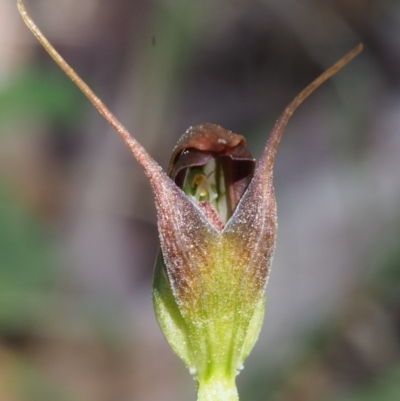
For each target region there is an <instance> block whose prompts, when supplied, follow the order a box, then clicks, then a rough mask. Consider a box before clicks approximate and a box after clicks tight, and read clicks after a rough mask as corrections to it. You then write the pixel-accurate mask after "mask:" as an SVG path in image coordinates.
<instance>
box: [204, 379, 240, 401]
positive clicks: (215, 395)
mask: <svg viewBox="0 0 400 401" xmlns="http://www.w3.org/2000/svg"><path fill="white" fill-rule="evenodd" d="M197 401H239V396H238V392H237V389H236V385H235V382H234V381H228V380H226V379H222V380H217V379H212V380H210V381H207V382H205V381H200V382H199V383H198V388H197Z"/></svg>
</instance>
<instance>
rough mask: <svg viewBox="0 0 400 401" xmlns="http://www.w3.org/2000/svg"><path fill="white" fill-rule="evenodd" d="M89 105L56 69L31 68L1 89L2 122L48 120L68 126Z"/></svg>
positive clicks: (19, 73) (16, 74)
mask: <svg viewBox="0 0 400 401" xmlns="http://www.w3.org/2000/svg"><path fill="white" fill-rule="evenodd" d="M84 106H87V104H86V102H84V99H83V97H82V95H81V94H80V93H79V91H78V90H77V89H76V88H75V87H74V85H72V84H71V82H70V81H69V80H68V79H66V77H65V76H64V75H62V74H61V73H60V72H59V71H58V70H57V69H55V68H50V67H40V66H34V65H33V66H28V67H27V68H26V69H21V70H20V71H17V72H16V73H15V74H14V75H13V78H12V80H11V81H10V82H8V84H7V85H5V86H3V88H2V89H1V90H0V121H1V122H2V124H4V123H5V122H6V121H15V120H20V119H22V120H23V121H29V120H30V119H33V120H34V121H37V120H40V119H44V120H45V121H50V122H57V123H59V124H63V125H67V124H70V123H71V122H73V121H76V120H77V119H78V118H79V117H80V116H81V113H82V108H83V107H84Z"/></svg>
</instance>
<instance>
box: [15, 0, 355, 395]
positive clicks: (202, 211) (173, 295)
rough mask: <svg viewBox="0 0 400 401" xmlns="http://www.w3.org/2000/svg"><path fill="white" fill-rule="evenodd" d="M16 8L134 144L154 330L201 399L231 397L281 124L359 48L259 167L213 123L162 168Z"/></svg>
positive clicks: (269, 226)
mask: <svg viewBox="0 0 400 401" xmlns="http://www.w3.org/2000/svg"><path fill="white" fill-rule="evenodd" d="M18 8H19V11H20V13H21V15H22V17H23V19H24V21H25V23H26V24H27V26H28V27H29V29H30V30H31V31H32V32H33V34H34V35H35V36H36V38H37V39H38V40H39V41H40V43H41V44H42V45H43V46H44V47H45V49H46V50H47V51H48V52H49V54H50V56H51V57H52V58H53V59H54V60H55V62H56V63H57V64H58V65H59V66H60V67H61V68H62V70H63V71H64V72H65V73H66V74H67V75H68V76H69V77H70V78H71V80H72V81H73V82H74V83H75V84H76V85H77V86H78V87H79V88H80V89H81V90H82V92H83V93H84V94H85V95H86V96H87V97H88V98H89V100H90V101H91V102H92V103H93V105H94V106H95V107H96V108H97V109H98V111H99V112H100V113H101V114H102V115H103V117H104V118H105V119H106V120H107V121H108V122H109V123H110V125H111V126H112V127H113V128H114V129H115V131H116V132H117V133H118V134H119V135H120V137H121V138H122V139H123V141H124V142H125V144H126V145H127V146H128V148H129V149H130V150H131V152H132V154H133V156H134V157H135V158H136V160H137V161H138V163H139V164H140V166H141V167H142V168H143V170H144V173H145V174H146V176H147V177H148V179H149V182H150V185H151V187H152V189H153V192H154V196H155V202H156V206H157V215H158V229H159V235H160V242H161V252H160V253H159V255H158V257H157V260H156V266H155V274H154V286H153V301H154V306H155V312H156V316H157V319H158V321H159V324H160V327H161V329H162V330H163V332H164V334H165V336H166V338H167V340H168V342H169V343H170V345H171V346H172V348H173V349H174V351H175V352H176V353H177V354H178V355H179V356H180V358H181V359H182V360H183V361H184V362H185V364H186V365H187V366H188V367H189V369H190V372H191V373H192V374H193V375H194V377H195V379H196V381H197V384H198V400H201V401H205V400H207V401H233V400H237V399H238V395H237V391H236V386H235V377H236V375H237V373H238V371H239V370H240V369H241V367H242V365H243V362H244V360H245V358H246V357H247V355H248V354H249V352H250V351H251V349H252V347H253V345H254V343H255V341H256V339H257V337H258V334H259V331H260V328H261V323H262V320H263V315H264V301H265V287H266V284H267V280H268V275H269V271H270V266H271V260H272V256H273V252H274V248H275V238H276V228H277V222H276V203H275V196H274V189H273V185H272V171H273V165H274V159H275V154H276V150H277V148H278V144H279V141H280V139H281V136H282V133H283V130H284V128H285V126H286V124H287V122H288V120H289V118H290V116H291V115H292V113H293V112H294V110H295V109H296V108H297V107H298V106H299V105H300V103H301V102H302V101H303V100H304V99H305V98H306V97H307V96H309V94H310V93H311V92H312V91H314V89H316V88H317V87H318V86H319V85H321V84H322V83H323V82H324V81H326V80H327V79H328V78H329V77H331V76H332V75H334V74H335V73H336V72H337V71H338V70H339V69H341V68H342V67H343V66H344V65H345V64H347V63H348V62H349V61H350V60H351V59H352V58H353V57H355V56H356V55H357V54H358V53H359V52H360V51H361V49H362V45H359V46H357V47H356V48H354V49H353V50H352V51H351V52H350V53H348V54H347V55H346V56H344V57H343V58H342V59H341V60H340V61H338V62H337V63H336V64H334V65H333V66H332V67H331V68H329V69H328V70H327V71H325V72H324V73H323V74H322V75H321V76H320V77H319V78H317V79H316V80H315V81H314V82H312V83H311V84H310V85H309V86H308V87H307V88H306V89H304V90H303V91H302V92H301V93H300V94H299V95H298V96H297V97H296V98H295V99H294V100H293V101H292V102H291V103H290V104H289V105H288V106H287V108H286V109H285V110H284V112H283V113H282V115H281V116H280V117H279V119H278V120H277V122H276V124H275V126H274V128H273V130H272V133H271V135H270V137H269V139H268V141H267V144H266V147H265V149H264V152H263V153H262V156H261V158H260V160H259V161H258V163H257V165H256V164H255V161H254V159H253V157H252V156H251V155H250V153H249V152H248V151H247V150H246V148H245V139H244V138H243V137H242V136H240V135H236V134H233V133H232V132H230V131H227V130H224V129H223V128H222V127H220V126H217V125H214V124H202V125H198V126H196V127H191V128H189V130H188V131H187V132H186V133H185V134H184V135H183V137H182V138H181V140H180V141H179V142H178V145H177V147H176V148H175V150H174V151H173V153H172V157H171V162H170V165H169V168H168V174H167V173H165V172H164V171H163V170H162V168H161V167H160V166H159V165H158V164H157V162H156V161H155V160H153V159H152V157H151V156H150V155H149V154H148V153H147V152H146V150H145V149H144V148H143V147H142V146H141V145H140V144H139V143H138V142H137V141H136V140H135V139H134V138H133V137H132V136H131V135H130V134H129V132H128V131H127V130H126V128H125V127H124V126H123V125H122V124H121V123H120V122H119V121H118V120H117V119H116V118H115V117H114V115H113V114H112V113H111V112H110V111H109V110H108V109H107V107H106V106H105V105H104V104H103V103H102V101H101V100H100V99H99V98H98V97H97V96H96V95H95V94H94V93H93V92H92V90H91V89H90V88H89V87H88V86H87V85H86V84H85V83H84V82H83V81H82V80H81V79H80V78H79V76H78V75H77V74H76V73H75V72H74V70H73V69H72V68H71V67H70V66H69V65H68V64H67V63H66V62H65V61H64V60H63V58H62V57H61V56H60V55H59V54H58V53H57V51H56V50H55V49H54V48H53V47H52V45H51V44H50V43H49V42H48V41H47V39H46V38H45V37H44V36H43V34H42V33H41V32H40V31H39V29H38V28H37V26H36V25H35V24H34V22H33V21H32V19H31V18H30V17H29V15H28V14H27V12H26V10H25V7H24V6H23V4H22V2H21V0H18Z"/></svg>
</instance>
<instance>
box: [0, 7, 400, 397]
mask: <svg viewBox="0 0 400 401" xmlns="http://www.w3.org/2000/svg"><path fill="white" fill-rule="evenodd" d="M26 6H27V9H28V10H29V12H30V14H31V15H32V17H33V18H34V19H35V21H36V22H37V24H38V25H39V26H40V28H41V29H42V31H43V32H44V33H45V35H46V36H47V37H48V38H49V40H50V41H51V42H52V43H53V44H54V45H55V47H56V48H57V49H58V50H59V51H60V52H61V54H62V55H63V56H64V57H65V58H66V60H68V62H69V63H70V64H71V65H72V66H73V67H74V68H75V69H76V70H77V71H78V72H79V73H80V74H81V76H82V77H83V78H84V80H85V81H86V82H87V83H88V84H89V85H91V86H92V88H93V89H94V90H95V92H96V93H97V94H98V95H99V96H100V97H101V98H102V99H103V101H105V103H106V104H107V105H108V106H109V107H110V108H111V110H113V111H114V112H115V114H116V115H117V116H118V117H119V118H120V119H121V121H122V122H123V123H124V125H125V126H127V127H128V129H129V130H130V131H131V132H132V134H133V135H134V136H135V137H136V138H137V139H139V141H140V142H141V143H142V144H143V145H144V146H145V147H146V149H147V150H148V151H149V152H150V154H151V155H152V156H153V157H154V158H155V159H156V160H157V161H158V162H159V163H160V164H161V165H162V166H163V167H164V168H165V167H166V166H167V163H168V159H169V155H170V154H171V151H172V148H173V146H174V144H175V143H176V141H177V140H178V138H179V137H180V136H181V134H182V133H183V132H184V131H185V130H186V129H187V128H188V127H189V126H192V125H195V124H198V123H202V122H211V123H216V124H220V125H222V126H223V127H225V128H227V129H230V130H232V131H234V132H237V133H240V134H242V135H245V136H246V138H247V140H248V146H249V149H250V150H251V152H252V153H253V155H254V156H256V157H259V155H260V154H261V152H262V149H263V147H264V144H265V142H266V139H267V137H268V133H269V131H270V130H271V128H272V126H273V124H274V121H275V120H276V118H277V117H278V115H279V114H280V113H281V111H282V110H283V109H284V107H285V106H286V105H287V104H288V103H289V102H290V101H291V100H292V98H293V97H294V96H295V95H297V94H298V93H299V92H300V91H301V90H302V89H303V88H304V87H305V86H306V85H307V84H308V83H310V82H311V81H312V80H313V79H314V78H315V77H316V76H317V75H318V74H320V73H321V72H322V71H323V70H324V69H326V68H327V67H329V66H330V65H331V64H333V63H334V62H335V61H336V60H337V59H339V58H340V57H342V56H343V55H344V54H345V53H347V52H348V51H349V50H350V49H351V48H353V47H354V46H355V45H357V44H358V43H359V42H363V43H364V46H365V50H364V51H363V53H362V54H361V55H360V56H359V57H357V58H356V59H355V60H354V61H352V62H351V64H349V65H348V66H346V67H345V69H344V70H342V71H341V72H340V73H339V74H338V75H337V76H335V77H334V78H333V79H332V80H330V81H329V82H328V83H326V84H324V85H323V86H322V87H321V88H319V89H318V90H317V92H315V93H314V94H313V95H312V96H311V97H310V98H309V99H307V101H306V102H305V103H304V104H303V105H301V107H300V108H299V109H298V111H296V113H295V114H294V116H293V117H292V120H291V121H290V123H289V125H288V127H287V129H286V132H285V135H284V137H283V140H282V142H281V146H280V149H279V152H278V156H277V161H276V165H275V189H276V197H277V203H278V220H279V228H278V242H277V249H276V254H275V258H274V263H273V267H272V272H271V276H270V281H269V284H268V287H267V294H268V296H267V310H266V317H265V322H264V327H263V330H262V332H261V334H260V339H259V341H258V343H257V344H256V346H255V349H254V350H253V352H252V354H251V355H250V357H249V358H248V360H247V361H246V364H245V369H244V371H243V372H242V373H241V374H240V376H239V377H238V387H239V394H240V396H241V400H243V401H246V400H248V401H267V400H268V401H319V400H328V401H339V400H340V401H377V400H379V401H386V400H387V401H389V400H390V401H393V400H397V399H400V207H399V206H400V177H399V176H400V158H399V155H400V132H399V131H400V87H399V86H400V85H399V84H400V3H399V2H398V1H396V0H381V1H377V0H350V1H349V0H328V1H324V2H321V1H319V0H304V1H301V2H299V1H297V0H247V1H240V0H230V1H228V0H213V1H211V0H203V1H201V2H200V1H188V0H114V1H112V2H111V1H106V0H85V1H83V2H82V1H78V0H26ZM155 224H156V219H155V208H154V205H153V197H152V193H151V191H150V187H149V185H148V183H147V182H146V179H145V177H144V175H143V173H142V171H141V170H140V168H139V167H138V165H137V163H136V162H135V160H134V159H133V158H132V156H131V155H130V154H129V152H128V150H127V149H125V148H124V145H123V144H122V142H121V140H120V139H119V138H118V137H117V135H115V133H113V132H112V130H111V129H110V128H109V127H108V125H107V124H106V123H105V122H104V121H103V119H102V118H101V117H100V116H99V115H98V113H97V112H96V111H95V110H94V109H93V107H92V106H91V105H90V104H89V102H88V101H87V100H86V98H84V97H83V95H82V94H81V93H80V92H79V91H78V90H77V89H76V88H75V87H74V85H73V84H72V83H71V82H70V81H69V80H68V79H67V78H66V77H65V76H64V75H63V74H62V73H61V71H60V70H59V69H58V67H57V66H56V65H55V64H54V63H53V61H52V60H51V59H50V58H49V57H48V55H47V54H46V53H45V52H44V51H43V50H42V49H41V47H40V46H39V45H38V43H37V42H36V41H35V39H34V37H33V36H32V35H31V34H30V32H29V31H28V30H27V28H26V27H25V25H24V24H23V22H22V20H21V18H20V17H19V15H18V12H17V9H16V4H15V1H13V0H0V400H2V401H59V400H60V401H127V400H135V401H155V400H164V401H172V400H174V401H176V400H194V399H195V383H194V382H193V380H192V379H191V377H190V375H189V373H188V372H187V370H186V368H185V367H184V366H183V363H182V362H181V361H180V360H178V358H177V357H176V356H175V355H174V354H173V353H172V351H171V350H170V348H169V346H168V344H167V342H166V341H165V340H164V338H163V336H162V334H161V332H160V330H159V328H158V327H157V323H156V321H155V318H154V315H153V310H152V303H151V281H152V269H153V261H154V257H155V254H156V251H157V249H158V237H157V230H156V225H155Z"/></svg>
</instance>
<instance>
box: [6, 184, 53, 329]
mask: <svg viewBox="0 0 400 401" xmlns="http://www.w3.org/2000/svg"><path fill="white" fill-rule="evenodd" d="M50 244H51V241H50V239H49V235H48V233H46V231H45V228H44V227H43V223H42V222H41V221H40V220H39V219H38V218H37V217H35V216H34V215H33V213H32V212H31V211H30V210H29V208H27V207H26V206H25V205H24V204H23V202H22V201H21V199H20V198H19V196H18V194H16V193H15V192H14V191H13V190H12V188H11V187H10V186H9V185H7V184H6V183H5V182H4V180H1V178H0V331H1V333H2V334H3V335H5V334H6V335H7V336H13V335H18V334H21V332H24V331H25V330H27V329H29V328H31V327H32V326H33V325H34V324H35V323H36V322H37V320H38V319H39V316H40V314H41V313H42V312H43V311H44V310H45V308H46V304H47V303H48V301H49V299H48V296H47V294H48V293H49V291H50V289H51V286H52V283H53V279H54V272H53V271H52V269H51V263H50V259H51V257H50Z"/></svg>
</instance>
